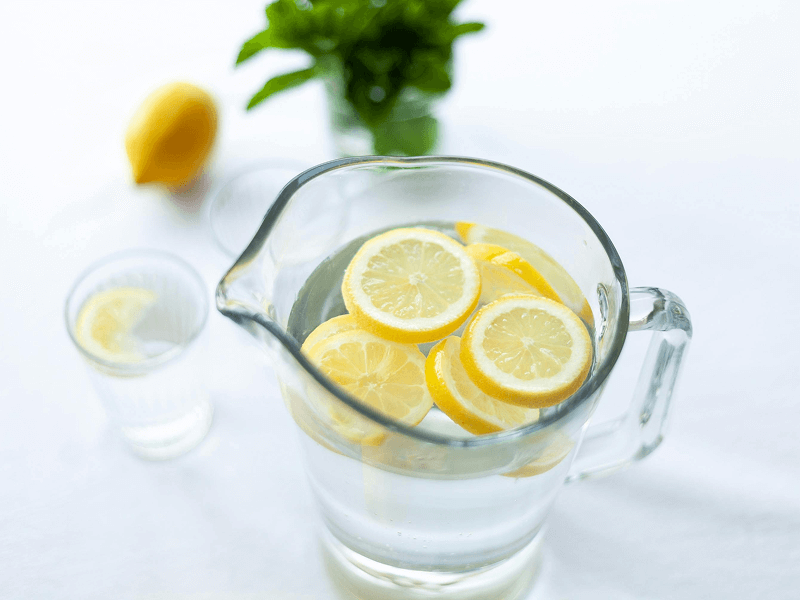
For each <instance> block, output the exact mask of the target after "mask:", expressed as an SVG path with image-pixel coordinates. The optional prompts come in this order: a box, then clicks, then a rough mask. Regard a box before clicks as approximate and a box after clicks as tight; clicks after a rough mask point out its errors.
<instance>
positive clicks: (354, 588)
mask: <svg viewBox="0 0 800 600" xmlns="http://www.w3.org/2000/svg"><path fill="white" fill-rule="evenodd" d="M543 533H544V532H542V531H540V532H539V534H538V535H537V536H536V537H535V538H534V539H533V541H531V543H530V544H528V545H527V546H525V547H524V548H522V550H520V551H519V552H517V553H516V554H514V555H513V556H511V557H509V558H507V559H505V560H503V561H500V562H498V563H494V564H491V565H488V566H485V567H481V568H479V569H473V570H469V571H462V572H442V571H418V570H411V569H401V568H398V567H393V566H390V565H386V564H383V563H380V562H377V561H375V560H372V559H369V558H366V557H364V556H361V555H360V554H358V553H357V552H354V551H352V550H350V549H349V548H347V547H346V546H344V545H343V544H342V543H341V542H339V541H338V540H337V539H335V538H334V537H333V536H332V535H331V534H330V533H328V532H327V531H325V532H323V534H322V536H321V537H322V540H321V542H322V543H321V545H322V550H323V556H324V558H325V566H326V569H327V571H328V575H329V577H330V578H331V581H332V583H333V587H334V589H335V590H336V592H337V594H338V595H339V597H340V598H341V599H342V600H417V599H420V600H422V599H432V598H436V599H437V600H487V599H489V598H491V599H492V600H518V599H519V598H522V597H523V596H524V595H525V594H526V593H527V592H528V591H529V590H530V588H531V586H532V585H533V582H534V580H535V579H536V577H537V575H538V573H539V570H540V567H541V557H542V552H541V549H542V538H543Z"/></svg>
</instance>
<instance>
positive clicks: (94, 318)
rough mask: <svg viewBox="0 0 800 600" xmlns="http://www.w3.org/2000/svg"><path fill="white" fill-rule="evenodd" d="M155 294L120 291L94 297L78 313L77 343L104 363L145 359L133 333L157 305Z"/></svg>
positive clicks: (113, 290)
mask: <svg viewBox="0 0 800 600" xmlns="http://www.w3.org/2000/svg"><path fill="white" fill-rule="evenodd" d="M156 298H157V295H156V293H155V292H154V291H153V290H148V289H144V288H137V287H118V288H112V289H110V290H105V291H102V292H98V293H96V294H94V295H93V296H91V297H90V298H89V299H88V300H86V302H84V304H83V306H82V307H81V309H80V312H79V313H78V318H77V320H76V323H75V339H76V341H77V342H78V344H80V345H81V347H83V349H84V350H85V351H86V352H87V353H89V354H91V355H92V356H95V357H97V358H100V359H102V360H107V361H109V362H115V363H127V364H130V363H135V362H138V361H141V360H143V359H144V358H146V357H145V355H144V354H143V353H142V351H141V350H140V348H139V344H138V343H137V340H136V339H135V338H134V337H133V336H132V335H131V330H133V329H134V327H135V326H136V324H137V323H138V322H139V321H140V320H141V318H142V317H143V316H144V313H145V311H146V309H147V308H148V307H150V306H151V305H152V304H153V303H154V302H155V301H156Z"/></svg>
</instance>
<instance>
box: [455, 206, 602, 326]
mask: <svg viewBox="0 0 800 600" xmlns="http://www.w3.org/2000/svg"><path fill="white" fill-rule="evenodd" d="M455 229H456V232H458V235H459V236H461V239H463V240H464V241H465V242H466V243H467V244H477V243H487V244H497V245H498V246H502V247H503V248H508V249H509V250H511V251H512V252H516V253H517V254H519V255H520V256H521V257H522V258H523V259H524V260H526V261H527V262H528V263H529V264H530V265H531V266H532V267H533V268H534V269H536V270H537V271H538V272H539V273H541V274H542V276H543V277H544V278H545V279H546V280H547V282H548V283H549V284H550V285H551V286H552V287H553V289H554V290H555V291H556V292H557V293H558V296H559V298H560V299H561V301H562V302H563V303H564V304H565V305H567V306H568V307H570V308H571V309H572V310H573V311H574V312H575V314H577V315H578V316H580V318H581V319H583V320H584V321H585V322H586V323H593V322H594V316H593V314H592V309H591V307H590V306H589V303H588V302H587V301H586V297H585V296H584V295H583V292H582V291H581V288H580V287H578V284H577V283H575V280H574V279H573V278H572V277H571V276H570V274H569V273H567V271H566V270H565V269H564V267H562V266H561V265H560V264H558V262H556V260H555V259H554V258H553V257H552V256H550V255H549V254H548V253H547V252H545V251H544V250H542V249H541V248H539V246H537V245H536V244H534V243H532V242H529V241H528V240H526V239H525V238H521V237H519V236H516V235H514V234H512V233H508V232H506V231H502V230H500V229H493V228H491V227H484V226H483V225H477V224H475V223H466V222H463V221H462V222H459V223H456V226H455Z"/></svg>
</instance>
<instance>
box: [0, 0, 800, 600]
mask: <svg viewBox="0 0 800 600" xmlns="http://www.w3.org/2000/svg"><path fill="white" fill-rule="evenodd" d="M262 9H263V1H255V0H252V1H251V0H247V1H242V2H236V3H233V2H221V1H219V0H217V1H214V2H212V1H209V2H201V1H199V0H196V1H194V2H179V1H177V0H172V1H164V0H159V1H155V0H142V1H140V2H128V3H122V2H119V3H116V2H113V3H112V2H99V1H98V2H71V3H61V2H45V1H39V2H22V1H20V2H14V1H10V2H9V1H8V0H6V2H5V3H4V4H3V11H2V14H3V18H2V19H0V57H2V58H0V61H2V62H1V63H0V64H1V65H2V69H0V73H2V80H3V85H2V88H3V93H2V96H1V97H0V109H2V115H3V117H4V118H3V119H2V122H3V127H2V134H1V135H0V164H2V177H0V202H1V203H2V209H1V210H2V213H1V214H2V220H1V221H0V273H2V276H3V279H4V281H5V282H6V283H5V289H4V293H3V294H2V295H0V315H2V316H1V317H0V327H1V329H0V340H2V342H0V357H2V362H1V363H0V398H2V403H3V404H2V406H3V413H2V414H3V416H2V418H0V481H1V482H2V483H0V597H1V598H48V599H60V598H65V599H66V598H84V599H93V598H98V599H100V598H103V599H105V598H124V599H128V598H180V599H189V598H191V599H193V600H194V599H200V598H202V599H212V598H213V599H217V598H220V599H222V598H225V599H232V598H236V599H237V600H238V599H244V598H247V599H251V598H252V599H255V598H270V599H278V600H288V599H291V600H301V599H302V600H307V599H312V598H313V599H315V600H316V599H320V600H327V599H329V598H333V592H332V590H331V588H330V585H329V583H328V580H327V578H326V576H325V574H324V569H323V564H322V561H321V558H320V554H319V552H318V548H317V542H316V539H315V536H314V529H313V527H314V521H313V520H312V519H310V518H309V515H311V514H313V506H312V504H311V500H310V497H309V494H308V490H307V487H306V483H305V479H304V475H303V473H302V471H301V467H300V464H299V459H298V456H297V454H296V451H295V450H296V446H295V444H294V439H293V436H294V435H295V434H294V428H293V427H292V426H291V421H290V419H289V417H288V415H287V414H286V411H285V409H284V407H283V404H282V402H281V401H280V399H279V396H278V392H277V390H276V385H275V382H274V380H273V377H272V375H271V373H270V371H269V368H268V366H266V365H265V364H264V363H263V359H262V358H261V356H260V355H259V353H258V352H256V351H255V350H254V349H253V348H252V347H251V346H250V345H249V342H248V341H247V339H246V337H245V336H244V334H241V333H240V332H239V331H238V330H237V329H236V328H235V326H234V325H233V324H232V323H230V322H228V321H227V320H226V319H225V318H223V317H222V316H221V315H219V314H217V313H213V314H212V315H211V319H210V323H209V327H210V335H211V341H212V345H213V348H212V355H213V357H214V360H215V362H214V369H213V372H212V383H211V386H212V394H213V397H214V401H215V404H216V407H217V412H216V415H215V422H214V425H213V428H212V430H211V432H210V434H209V436H208V438H207V439H206V440H205V441H204V442H203V443H202V445H201V446H199V447H198V448H197V449H196V450H195V451H193V452H191V453H190V454H188V455H186V456H185V457H182V458H180V459H177V460H174V461H170V462H164V463H149V462H145V461H141V460H139V459H137V458H135V457H133V456H132V455H130V454H129V453H128V452H127V451H126V449H125V448H124V446H123V445H122V443H121V442H120V440H119V439H118V437H117V436H116V435H115V432H114V430H113V428H111V427H110V426H109V425H108V423H107V421H106V417H105V413H104V412H103V409H102V406H101V405H100V402H99V400H98V398H97V397H96V395H95V393H94V392H93V390H92V389H91V387H90V384H89V381H88V378H87V376H86V372H85V370H84V366H83V365H82V364H81V361H80V359H79V357H78V355H77V353H76V352H75V350H74V348H72V347H71V345H70V342H69V340H68V338H67V335H66V332H65V327H64V324H63V316H62V310H63V301H64V298H65V296H66V293H67V290H68V288H69V286H70V284H71V283H72V281H73V280H74V279H75V277H76V276H77V275H78V273H79V272H80V271H81V270H82V269H83V268H84V267H85V266H86V265H87V264H88V263H89V262H91V261H92V260H94V259H96V258H99V257H100V256H103V255H105V254H108V253H109V252H111V251H113V250H116V249H121V248H128V247H136V246H147V247H156V248H162V249H167V250H171V251H173V252H175V253H177V254H179V255H181V256H182V257H184V258H185V259H187V260H188V261H189V262H190V263H192V264H193V265H194V266H195V267H196V268H197V269H198V270H200V271H201V273H202V274H203V276H204V278H205V280H206V282H207V284H208V290H209V296H210V295H211V293H212V289H213V287H214V286H215V284H216V282H217V281H218V280H219V278H220V276H221V275H222V274H223V273H224V271H225V269H226V267H227V266H229V265H228V262H229V261H228V260H227V259H226V258H225V257H223V256H222V255H221V254H220V253H219V252H218V250H217V249H216V248H215V247H214V246H213V245H212V244H211V242H210V238H209V234H208V229H207V223H206V220H205V214H206V213H205V210H206V206H205V205H204V204H199V205H192V204H191V203H189V204H188V206H187V205H184V206H180V205H178V204H176V203H175V202H174V201H171V200H170V199H169V198H168V197H166V196H165V195H164V193H163V192H161V191H159V190H157V189H156V190H152V189H150V190H148V189H144V190H142V189H138V190H137V189H134V188H133V187H132V186H131V185H130V183H129V179H128V177H129V175H128V172H127V163H126V159H125V156H124V151H123V149H122V141H121V140H122V137H123V133H124V130H125V127H126V125H127V121H128V119H129V117H130V115H131V113H132V111H133V109H134V107H135V106H136V105H137V104H138V102H139V101H140V100H141V99H142V97H143V96H144V95H145V94H146V93H147V91H149V90H150V89H152V88H153V87H155V86H156V85H158V84H160V83H163V82H166V81H171V80H174V79H188V80H191V81H196V82H198V83H200V84H202V85H205V86H207V87H208V88H210V89H211V90H213V92H214V93H215V95H216V97H217V99H218V102H219V105H220V108H221V111H222V114H221V117H222V118H221V130H220V139H219V141H218V145H217V149H216V153H215V159H214V162H213V164H212V166H211V167H210V169H209V176H210V182H211V183H212V184H213V183H215V182H218V181H220V180H222V179H224V177H225V176H226V174H229V173H231V172H232V171H234V170H236V169H237V168H239V167H241V166H242V165H244V164H247V163H252V162H255V161H257V160H260V159H266V158H270V157H289V158H294V159H298V160H303V161H307V162H309V163H313V162H320V161H323V160H326V159H328V158H332V157H333V151H332V147H331V144H330V140H329V136H328V133H327V122H326V118H325V112H324V104H323V94H322V89H321V87H320V86H319V85H318V84H312V85H309V86H306V87H304V88H300V89H297V90H295V91H292V92H290V93H287V94H285V95H283V96H280V97H275V98H274V99H273V100H271V101H269V102H268V103H267V104H265V105H264V106H263V107H262V108H259V109H258V110H256V111H253V112H251V113H245V111H244V110H243V106H244V105H245V103H246V101H247V99H248V98H249V95H250V94H252V93H253V92H254V91H255V90H256V89H258V88H259V87H260V85H261V84H262V83H263V81H264V79H265V77H266V76H267V74H275V73H277V72H278V70H279V69H289V68H293V67H298V66H300V65H303V64H304V58H303V57H302V56H300V55H297V54H294V53H275V54H273V55H265V56H263V57H259V58H258V59H254V60H253V62H252V64H248V65H246V66H244V67H242V68H240V69H238V70H234V69H233V68H232V65H233V62H234V58H235V56H236V53H237V51H238V47H239V44H240V43H241V41H242V40H244V39H245V38H246V37H248V36H249V35H250V34H252V33H254V32H255V31H257V30H258V29H259V28H261V27H262V25H263V12H262ZM461 14H462V15H463V16H464V17H476V18H482V19H484V20H486V21H487V22H488V23H489V25H490V27H489V28H488V29H487V31H486V33H485V34H483V35H481V36H475V37H474V38H472V39H465V40H463V42H461V43H460V44H459V47H458V52H457V61H456V66H457V68H456V81H457V85H456V87H455V88H454V90H453V92H452V94H451V95H450V97H449V99H448V100H447V101H446V102H445V104H444V106H442V111H441V114H442V120H443V138H442V139H443V142H442V151H443V153H448V154H460V155H473V156H479V157H485V158H491V159H494V160H499V161H503V162H507V163H510V164H513V165H515V166H518V167H521V168H523V169H526V170H528V171H531V172H533V173H535V174H537V175H539V176H542V177H544V178H545V179H548V180H550V181H552V182H553V183H555V184H556V185H558V186H559V187H561V188H562V189H564V190H566V191H567V192H569V193H570V194H572V195H573V196H574V197H575V198H577V199H578V200H579V201H580V202H581V203H582V204H583V205H584V206H586V207H587V208H588V209H589V211H591V212H592V213H593V214H594V215H595V216H596V217H597V218H598V220H599V221H600V223H601V224H603V225H604V227H605V228H606V230H607V231H608V233H609V235H610V236H611V238H612V240H614V242H615V244H616V246H617V249H618V251H619V253H620V255H621V256H622V259H623V261H624V263H625V266H626V268H627V272H628V276H629V280H630V282H631V284H632V285H634V286H635V285H658V286H663V287H665V288H667V289H670V290H672V291H674V292H676V293H677V294H679V295H680V296H681V297H682V298H683V300H684V301H685V302H686V304H687V305H688V307H689V309H690V311H691V314H692V318H693V320H694V323H695V338H694V342H693V346H692V348H691V351H690V354H689V360H688V366H687V369H686V371H685V374H684V377H683V379H682V381H681V385H680V389H679V392H678V395H677V398H676V403H675V406H674V413H673V421H672V425H671V429H670V432H669V437H668V439H667V441H666V442H665V443H664V444H663V446H662V447H661V448H660V449H659V450H658V451H657V452H656V453H655V454H654V455H653V456H652V457H650V458H648V459H647V460H646V461H644V462H642V463H640V464H637V465H635V466H634V467H633V468H631V469H629V470H628V471H626V472H623V473H619V474H616V475H614V476H612V477H609V478H607V479H603V480H598V481H590V482H586V483H581V484H578V485H574V486H570V487H569V488H567V489H565V490H564V492H563V494H562V495H561V497H560V498H559V500H558V502H557V505H556V508H555V510H554V512H553V515H552V519H551V521H550V524H549V531H548V537H547V544H546V557H545V558H546V560H545V565H544V569H543V575H542V577H541V578H540V580H539V582H538V584H537V586H536V588H535V590H534V591H533V593H532V595H531V598H537V599H538V598H542V599H554V600H555V599H559V600H560V599H564V598H569V599H571V600H576V599H587V600H588V599H596V598H609V599H620V600H622V599H625V600H627V599H632V598H645V599H665V598H681V599H705V598H727V599H731V600H732V599H750V598H770V599H771V600H779V599H786V600H788V599H793V598H797V597H798V594H799V593H800V592H798V590H799V589H800V485H799V484H798V480H800V442H799V441H798V438H799V437H800V436H798V423H799V422H800V407H799V404H798V395H797V392H796V386H797V384H796V379H797V378H796V375H795V374H796V368H797V365H798V364H799V363H800V351H799V350H798V348H800V343H799V342H798V340H799V339H800V322H799V319H800V317H798V315H799V314H800V311H798V310H797V309H796V306H795V305H796V302H797V298H798V297H800V276H799V275H798V267H797V261H796V257H797V254H798V252H800V242H798V239H800V236H799V235H798V232H800V203H799V196H800V195H799V194H798V192H800V186H798V173H800V150H798V144H797V140H798V139H800V120H799V119H798V112H797V111H798V107H800V89H799V87H798V81H799V80H800V78H799V77H798V76H799V75H800V74H799V73H798V71H799V68H798V67H799V66H800V44H798V39H799V38H798V36H797V30H798V26H800V5H798V4H796V3H790V2H780V1H778V0H765V1H762V2H749V3H748V2H721V1H717V2H712V1H703V0H701V1H691V2H690V1H680V0H676V1H672V2H666V1H656V0H651V1H649V2H644V1H638V2H637V1H630V0H627V1H626V0H609V1H607V2H589V1H588V0H587V1H586V2H564V3H544V2H526V1H525V0H518V1H515V2H512V1H506V2H490V1H489V0H470V1H469V2H467V3H465V5H464V6H463V7H462V10H461ZM644 341H646V340H642V342H636V343H639V344H641V343H643V342H644ZM633 345H635V344H633ZM634 350H635V348H633V349H631V350H630V351H628V352H626V353H625V355H624V357H623V362H622V364H620V366H619V368H618V370H617V372H616V373H615V379H614V381H613V382H612V386H611V389H612V390H615V393H609V394H608V397H609V398H611V400H609V402H608V406H604V407H603V408H602V409H601V415H600V416H601V417H602V415H604V414H605V415H610V414H613V413H614V412H615V410H618V409H619V408H620V407H619V406H615V405H614V402H613V399H614V398H620V399H621V398H622V397H623V396H624V393H623V392H624V391H625V389H626V386H628V387H629V382H630V381H631V380H632V378H633V377H634V376H635V373H636V371H637V369H638V365H637V364H636V356H635V352H634ZM617 391H619V393H617Z"/></svg>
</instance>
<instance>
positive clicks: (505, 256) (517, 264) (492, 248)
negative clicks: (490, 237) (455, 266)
mask: <svg viewBox="0 0 800 600" xmlns="http://www.w3.org/2000/svg"><path fill="white" fill-rule="evenodd" d="M466 250H467V254H469V255H470V256H471V257H472V258H474V259H475V260H476V261H483V262H488V263H490V264H493V265H495V266H498V267H502V268H504V269H506V270H508V271H509V272H511V273H513V274H515V275H517V277H519V278H520V279H521V280H522V281H523V282H525V283H527V284H528V285H529V286H530V287H532V288H533V289H534V290H536V292H537V295H538V296H544V297H545V298H550V299H551V300H555V301H556V302H561V298H559V297H558V294H557V293H556V291H555V290H554V289H553V288H552V286H551V285H550V284H549V283H547V280H546V279H545V278H544V277H542V275H541V273H539V271H537V270H536V269H534V268H533V266H532V265H531V264H530V263H529V262H528V261H526V260H525V259H524V258H522V257H521V256H520V255H519V254H517V253H516V252H512V251H511V250H508V249H507V248H503V247H502V246H498V245H497V244H484V243H478V244H470V245H469V246H467V248H466Z"/></svg>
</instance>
